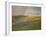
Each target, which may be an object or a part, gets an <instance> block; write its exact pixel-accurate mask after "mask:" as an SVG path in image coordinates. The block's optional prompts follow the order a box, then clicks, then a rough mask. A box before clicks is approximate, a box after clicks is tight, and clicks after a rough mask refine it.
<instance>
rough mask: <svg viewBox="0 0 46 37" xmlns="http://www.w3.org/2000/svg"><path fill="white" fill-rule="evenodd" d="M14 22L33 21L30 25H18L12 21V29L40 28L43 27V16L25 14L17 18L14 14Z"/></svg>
mask: <svg viewBox="0 0 46 37" xmlns="http://www.w3.org/2000/svg"><path fill="white" fill-rule="evenodd" d="M12 20H14V21H12V22H13V23H14V22H22V21H32V24H31V25H28V26H21V27H20V26H19V27H17V26H16V24H13V23H12V31H19V30H40V29H41V16H25V17H20V18H16V17H15V16H13V18H12Z"/></svg>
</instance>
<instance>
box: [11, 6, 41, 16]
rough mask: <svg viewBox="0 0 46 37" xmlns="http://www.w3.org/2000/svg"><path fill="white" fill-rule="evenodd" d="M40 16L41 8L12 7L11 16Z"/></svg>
mask: <svg viewBox="0 0 46 37" xmlns="http://www.w3.org/2000/svg"><path fill="white" fill-rule="evenodd" d="M17 15H41V7H26V6H12V16H17Z"/></svg>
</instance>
